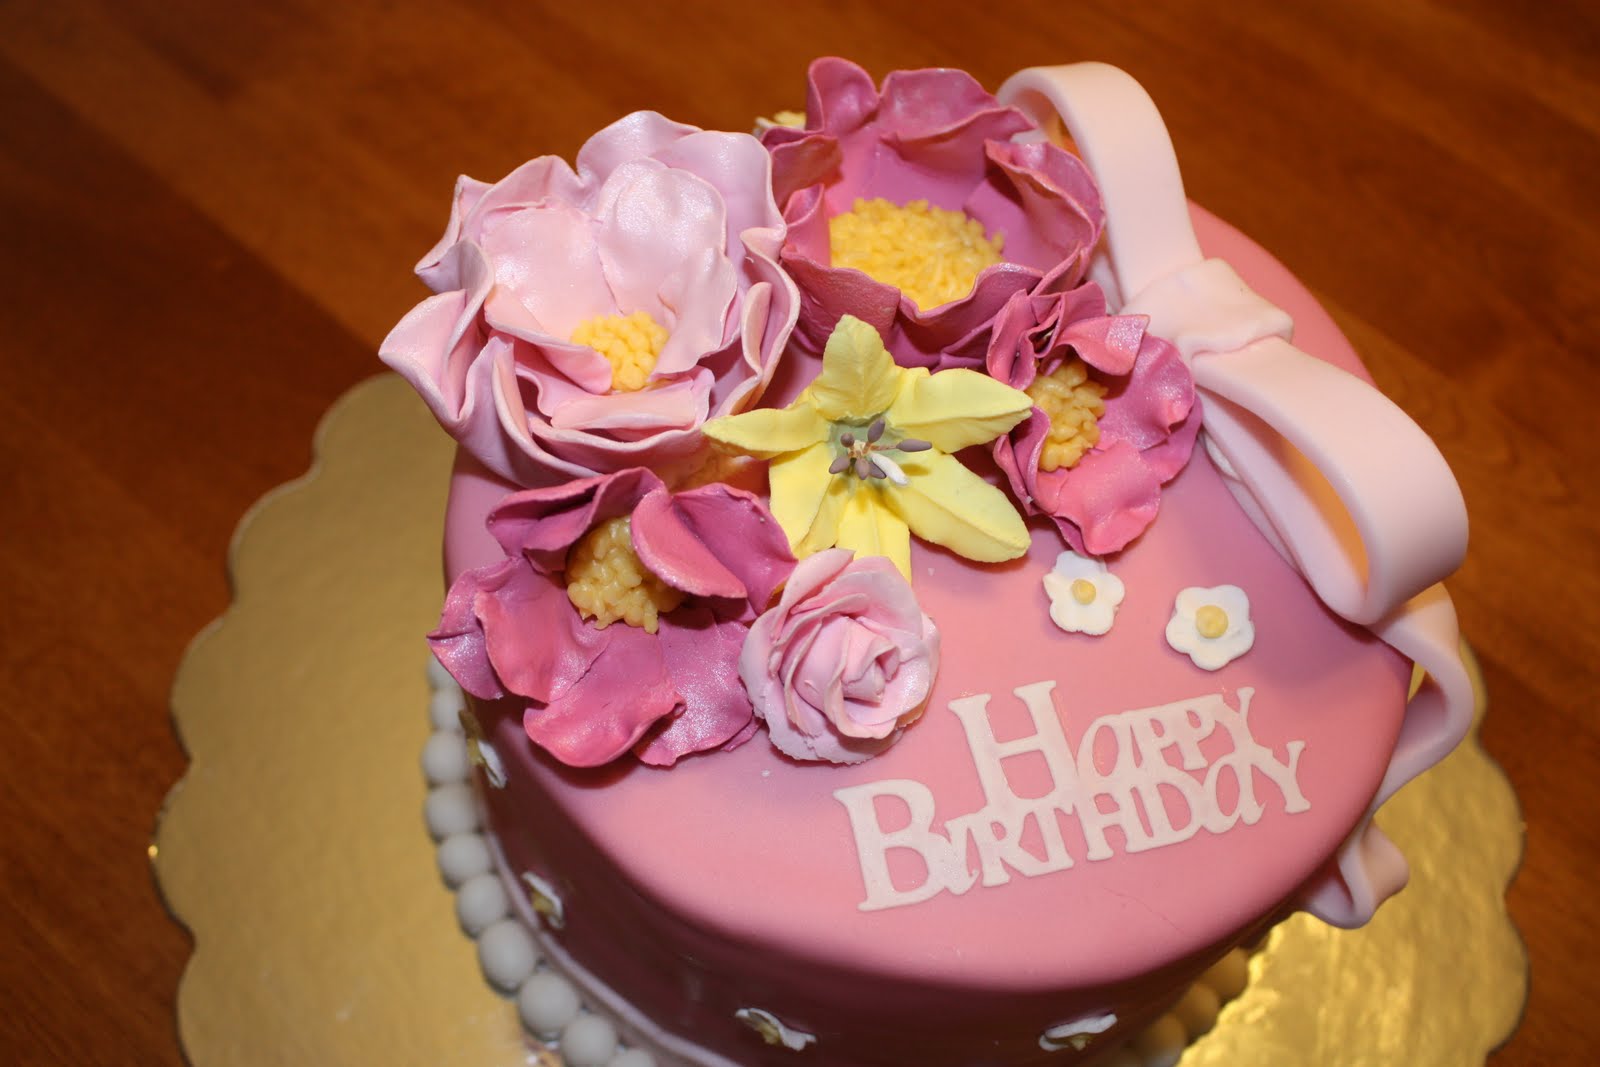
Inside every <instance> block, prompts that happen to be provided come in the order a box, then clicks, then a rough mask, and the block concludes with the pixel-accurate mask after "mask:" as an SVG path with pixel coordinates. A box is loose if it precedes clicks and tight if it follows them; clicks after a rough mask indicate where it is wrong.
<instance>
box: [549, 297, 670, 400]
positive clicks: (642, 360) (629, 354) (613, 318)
mask: <svg viewBox="0 0 1600 1067" xmlns="http://www.w3.org/2000/svg"><path fill="white" fill-rule="evenodd" d="M572 343H573V344H575V345H587V346H588V347H590V348H592V349H594V350H595V351H596V352H598V353H600V354H601V355H602V356H604V357H605V360H606V362H607V363H609V364H611V388H612V391H614V392H619V393H632V392H637V391H638V390H640V389H643V388H644V387H645V385H646V384H648V383H649V381H650V372H651V371H653V370H655V368H656V360H657V359H659V358H660V356H661V349H662V348H664V347H665V346H666V343H667V330H666V327H664V326H662V325H661V324H660V323H659V322H657V321H656V320H655V319H653V318H651V317H650V313H649V312H648V311H635V312H634V313H633V314H632V315H596V316H595V317H594V318H592V319H585V320H583V321H582V322H580V323H578V326H577V328H576V329H574V330H573V331H572Z"/></svg>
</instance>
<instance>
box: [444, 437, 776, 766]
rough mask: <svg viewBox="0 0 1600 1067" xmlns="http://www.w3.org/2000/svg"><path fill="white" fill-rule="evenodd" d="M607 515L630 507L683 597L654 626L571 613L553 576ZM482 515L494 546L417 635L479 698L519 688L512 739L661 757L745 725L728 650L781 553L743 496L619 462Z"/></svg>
mask: <svg viewBox="0 0 1600 1067" xmlns="http://www.w3.org/2000/svg"><path fill="white" fill-rule="evenodd" d="M621 515H631V516H632V520H631V527H632V536H633V548H634V551H635V552H636V553H637V554H638V556H639V559H640V560H641V562H643V563H644V565H645V566H646V567H647V568H648V569H649V570H650V571H652V572H653V573H654V574H655V575H656V576H657V577H658V578H660V579H661V580H662V581H664V582H665V583H666V584H668V585H670V586H672V587H673V588H675V589H678V590H681V591H682V592H684V593H686V594H688V598H687V599H685V601H684V602H683V603H682V604H681V605H680V606H678V607H677V608H674V609H673V610H671V611H668V612H665V613H664V614H662V615H661V616H660V619H659V620H658V629H657V632H656V633H654V634H651V633H648V632H646V631H645V630H643V629H641V628H638V627H634V626H629V625H626V624H624V623H613V624H612V625H610V626H607V627H605V628H604V629H600V628H597V627H596V626H594V625H593V624H591V623H590V622H587V621H585V620H584V619H582V618H581V617H580V616H579V614H578V610H577V609H576V608H575V607H573V605H572V602H571V600H569V599H568V597H567V590H566V585H565V583H564V582H563V580H562V572H563V570H564V569H565V568H566V564H567V553H568V550H569V549H570V548H571V547H572V546H573V544H575V543H576V542H577V541H578V540H579V539H580V538H582V537H583V536H584V534H586V533H587V532H588V531H589V530H591V529H593V528H594V527H595V526H596V525H597V524H599V523H601V522H605V521H606V520H608V519H612V518H615V517H617V516H621ZM488 522H489V530H490V532H491V533H492V534H493V535H494V537H495V539H496V540H497V541H499V543H500V546H501V548H502V549H503V550H504V552H505V553H506V559H505V560H503V561H502V562H500V563H497V564H491V565H489V566H486V567H482V568H479V569H477V570H473V571H468V572H466V573H465V574H462V575H461V576H460V577H459V578H457V579H456V581H455V583H454V584H453V585H452V586H451V587H450V592H449V594H448V595H447V596H446V598H445V606H444V613H443V616H442V618H441V619H440V621H439V628H438V629H437V630H436V631H435V632H434V633H432V634H431V635H429V638H428V639H429V641H430V643H431V644H432V645H433V649H434V654H435V655H436V656H438V658H439V661H440V662H441V663H443V664H444V666H445V668H446V669H447V670H449V672H450V673H451V675H452V676H453V677H454V678H455V679H456V681H457V682H459V683H460V685H461V687H462V688H463V689H465V690H466V691H467V692H469V693H471V694H472V695H473V696H476V697H479V698H481V699H484V700H498V699H501V698H502V697H505V696H507V695H515V696H516V697H519V698H521V699H522V700H523V701H524V702H525V703H526V711H525V712H524V715H523V726H524V728H525V729H526V730H527V733H528V736H529V737H530V738H532V739H533V740H534V741H536V742H537V743H538V744H540V745H542V746H543V747H544V748H546V749H548V750H549V751H550V753H551V754H552V755H554V756H555V757H556V758H557V759H559V760H561V761H562V762H563V763H567V764H570V765H572V766H577V767H594V766H599V765H601V764H603V763H608V762H610V761H611V760H613V759H615V758H617V757H618V756H620V755H622V754H623V753H625V752H627V751H628V750H629V749H630V748H631V749H633V750H634V751H635V752H636V753H637V755H638V756H639V758H640V759H641V760H643V761H644V762H646V763H652V764H657V765H661V766H670V765H671V764H673V763H674V762H676V761H677V760H678V759H679V758H680V757H681V756H684V755H687V754H689V753H691V752H701V751H705V750H708V749H712V748H717V747H719V746H727V747H732V746H733V745H737V744H739V743H741V742H742V741H744V740H746V739H747V738H748V737H749V736H750V734H751V733H752V732H753V731H754V728H755V727H754V723H753V722H752V719H751V715H752V711H751V706H750V701H749V699H748V698H747V697H746V695H745V693H744V690H743V689H742V688H741V686H740V685H739V681H738V678H739V668H738V661H739V654H740V651H741V649H742V648H743V646H744V641H745V634H746V631H747V629H748V627H749V624H750V622H751V620H753V619H754V618H755V616H756V614H757V613H758V612H760V611H762V610H763V609H765V608H766V606H767V604H768V602H769V601H770V600H771V599H772V595H773V593H774V591H775V590H776V589H777V587H778V585H779V584H780V583H782V581H783V580H784V578H785V577H786V576H787V575H788V573H789V569H790V568H791V567H792V566H793V565H794V557H793V556H792V555H791V554H790V552H789V546H788V542H787V541H786V539H785V538H784V536H783V531H782V530H781V529H780V528H779V527H778V524H777V522H776V521H774V520H773V518H772V516H771V514H770V513H769V512H768V511H767V509H766V507H765V505H763V504H762V503H761V501H760V500H759V499H758V498H757V497H755V496H754V495H752V494H750V493H747V492H745V491H743V490H740V489H734V488H732V487H730V486H727V485H721V484H716V485H706V486H702V487H700V488H697V489H690V490H687V491H685V492H682V493H677V494H672V493H669V492H668V491H667V489H666V487H665V486H664V485H663V484H662V482H661V480H660V479H659V478H657V477H656V476H655V475H654V474H652V473H651V472H649V471H647V470H642V469H638V468H633V469H629V470H625V471H621V472H618V473H616V474H611V475H607V476H604V477H600V478H587V479H582V480H579V481H574V482H569V483H567V484H565V485H562V486H557V487H555V488H548V489H530V490H525V491H523V492H520V493H513V494H511V495H510V496H508V497H506V498H505V499H504V500H502V501H501V502H500V503H499V504H498V505H496V506H495V508H494V510H493V511H491V512H490V513H489V520H488Z"/></svg>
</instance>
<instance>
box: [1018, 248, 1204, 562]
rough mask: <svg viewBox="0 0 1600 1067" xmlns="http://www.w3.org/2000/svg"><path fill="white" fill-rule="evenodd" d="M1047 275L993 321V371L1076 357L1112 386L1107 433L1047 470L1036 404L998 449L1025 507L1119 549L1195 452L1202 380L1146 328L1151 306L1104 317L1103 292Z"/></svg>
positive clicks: (1029, 369)
mask: <svg viewBox="0 0 1600 1067" xmlns="http://www.w3.org/2000/svg"><path fill="white" fill-rule="evenodd" d="M1057 281H1058V279H1051V280H1049V281H1047V282H1046V284H1044V285H1042V286H1041V287H1040V290H1039V291H1038V292H1036V293H1018V294H1016V295H1015V296H1013V297H1012V298H1011V299H1010V300H1009V301H1008V302H1007V303H1006V306H1005V308H1004V309H1003V310H1002V311H1001V312H1000V315H999V317H998V318H997V319H996V321H995V326H994V332H993V336H992V340H991V342H990V345H989V352H988V357H987V368H988V371H989V373H990V374H991V375H993V376H994V377H996V378H998V379H1000V380H1001V381H1003V382H1006V383H1008V384H1009V385H1011V386H1012V387H1014V388H1017V389H1027V388H1028V386H1030V385H1031V384H1033V380H1034V378H1035V377H1037V376H1038V375H1040V374H1050V373H1051V372H1053V371H1054V370H1055V369H1056V368H1057V367H1058V366H1060V365H1061V363H1062V361H1063V360H1065V359H1067V358H1068V357H1070V356H1072V355H1076V356H1077V357H1078V358H1079V359H1081V360H1082V361H1083V362H1084V363H1085V364H1086V365H1087V366H1088V367H1089V368H1090V375H1091V376H1092V377H1093V378H1094V379H1095V380H1097V381H1099V382H1100V383H1101V384H1102V385H1105V386H1107V387H1108V388H1109V391H1108V392H1107V393H1106V395H1105V397H1104V403H1105V414H1104V415H1103V416H1101V417H1100V419H1099V427H1100V440H1099V442H1098V443H1097V444H1096V445H1095V446H1094V447H1093V448H1092V449H1090V450H1089V451H1088V452H1087V453H1085V454H1084V456H1083V458H1082V459H1080V460H1079V461H1078V463H1077V464H1076V465H1075V466H1073V467H1070V468H1065V467H1063V468H1059V469H1057V470H1054V471H1042V470H1040V469H1039V456H1040V453H1041V452H1042V451H1043V449H1044V445H1045V439H1046V436H1047V435H1048V433H1049V430H1050V423H1049V420H1048V418H1047V417H1046V416H1045V413H1044V412H1043V411H1042V410H1040V409H1039V408H1037V407H1035V408H1034V409H1033V413H1032V414H1031V415H1029V416H1028V418H1026V419H1024V420H1023V421H1022V422H1020V423H1018V424H1017V425H1016V427H1015V428H1014V429H1013V430H1012V431H1011V433H1010V434H1008V435H1007V436H1005V437H1001V438H998V439H996V441H995V444H994V457H995V460H996V462H998V463H999V465H1000V468H1001V469H1002V470H1003V471H1005V474H1006V478H1007V479H1008V480H1009V482H1010V483H1011V490H1012V492H1013V493H1015V494H1016V496H1017V498H1018V499H1019V500H1021V501H1022V502H1023V504H1024V506H1025V507H1026V508H1027V510H1028V512H1029V514H1035V515H1037V514H1040V513H1043V514H1045V515H1048V516H1049V517H1050V518H1051V519H1053V520H1054V521H1055V524H1056V526H1057V528H1058V529H1059V530H1060V531H1061V535H1062V537H1063V538H1065V539H1066V541H1067V543H1068V544H1070V545H1071V546H1072V548H1073V549H1074V550H1075V551H1077V552H1080V553H1087V554H1089V555H1096V556H1099V555H1104V554H1105V553H1107V552H1115V551H1116V550H1118V549H1120V548H1122V547H1123V546H1124V545H1126V544H1127V543H1128V542H1129V541H1131V540H1133V539H1134V538H1135V537H1137V536H1138V535H1139V534H1141V533H1143V532H1144V529H1145V527H1147V526H1149V525H1150V523H1151V521H1152V520H1153V519H1154V518H1155V517H1156V511H1157V509H1158V508H1159V506H1160V503H1161V486H1162V485H1164V484H1165V483H1167V482H1169V481H1171V480H1172V478H1173V477H1174V476H1175V475H1177V473H1178V472H1179V471H1180V470H1182V469H1183V465H1184V464H1185V463H1187V462H1188V461H1189V454H1190V453H1191V452H1192V451H1193V449H1194V442H1195V436H1196V435H1197V434H1198V433H1199V432H1200V408H1199V401H1198V400H1197V398H1196V396H1195V391H1194V377H1193V376H1192V375H1191V374H1190V373H1189V368H1188V367H1187V366H1185V365H1184V362H1183V359H1182V358H1181V357H1180V356H1179V355H1178V350H1177V349H1176V348H1174V347H1173V346H1172V345H1171V344H1169V343H1167V342H1166V341H1164V340H1162V339H1161V338H1159V337H1157V336H1155V335H1154V334H1151V333H1149V332H1147V331H1146V329H1145V325H1146V322H1147V321H1148V320H1147V319H1146V318H1145V317H1144V316H1143V315H1108V314H1106V301H1105V294H1104V293H1103V292H1102V291H1101V290H1100V287H1099V286H1098V285H1095V284H1093V283H1092V282H1087V283H1084V284H1083V285H1080V286H1078V287H1076V288H1071V289H1063V288H1061V287H1059V286H1057V285H1056V284H1055V283H1056V282H1057Z"/></svg>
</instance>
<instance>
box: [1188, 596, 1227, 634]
mask: <svg viewBox="0 0 1600 1067" xmlns="http://www.w3.org/2000/svg"><path fill="white" fill-rule="evenodd" d="M1194 628H1195V629H1196V630H1199V631H1200V636H1201V637H1204V638H1205V639H1207V640H1208V641H1215V640H1216V639H1217V638H1219V637H1221V636H1222V635H1223V634H1225V633H1227V632H1228V613H1227V612H1226V611H1223V610H1222V609H1221V608H1219V607H1217V606H1216V605H1215V604H1207V605H1206V606H1205V607H1203V608H1201V609H1200V610H1199V611H1197V612H1195V613H1194Z"/></svg>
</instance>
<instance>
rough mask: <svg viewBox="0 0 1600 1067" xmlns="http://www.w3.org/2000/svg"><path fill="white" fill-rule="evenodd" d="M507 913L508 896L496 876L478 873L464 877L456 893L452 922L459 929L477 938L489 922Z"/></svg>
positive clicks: (508, 910)
mask: <svg viewBox="0 0 1600 1067" xmlns="http://www.w3.org/2000/svg"><path fill="white" fill-rule="evenodd" d="M510 912H511V897H510V896H509V895H508V894H507V893H506V887H505V886H504V885H503V884H502V883H501V881H500V876H499V875H496V874H493V873H490V874H479V875H475V876H473V877H471V878H468V879H467V880H466V881H465V882H463V883H461V888H460V889H458V890H456V919H457V920H458V921H459V922H460V923H461V929H463V930H465V931H466V932H467V933H469V934H471V935H472V936H473V937H477V936H478V935H479V934H480V933H482V932H483V931H484V929H485V928H487V927H488V926H489V925H490V924H491V923H494V922H497V921H499V920H500V919H504V918H505V917H506V916H507V915H508V914H510Z"/></svg>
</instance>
